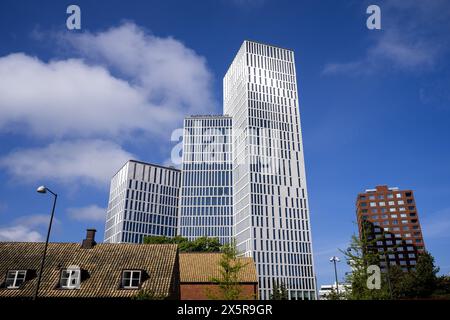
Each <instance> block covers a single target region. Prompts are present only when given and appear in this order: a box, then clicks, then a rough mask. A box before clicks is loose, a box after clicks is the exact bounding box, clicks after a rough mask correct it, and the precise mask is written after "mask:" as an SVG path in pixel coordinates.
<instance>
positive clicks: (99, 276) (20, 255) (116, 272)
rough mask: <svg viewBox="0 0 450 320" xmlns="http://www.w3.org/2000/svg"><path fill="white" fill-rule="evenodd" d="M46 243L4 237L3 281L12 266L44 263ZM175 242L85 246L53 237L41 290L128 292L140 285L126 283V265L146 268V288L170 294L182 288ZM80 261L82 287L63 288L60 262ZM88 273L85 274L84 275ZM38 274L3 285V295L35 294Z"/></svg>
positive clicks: (0, 251) (0, 249)
mask: <svg viewBox="0 0 450 320" xmlns="http://www.w3.org/2000/svg"><path fill="white" fill-rule="evenodd" d="M43 249H44V243H30V242H27V243H23V242H1V243H0V283H1V284H3V283H4V281H5V279H6V273H7V270H11V269H15V270H17V269H28V270H34V271H35V272H37V270H38V269H39V265H40V261H41V257H42V252H43ZM177 256H178V255H177V245H174V244H117V243H101V244H97V245H95V246H94V247H93V248H92V249H83V248H81V246H80V244H78V243H50V244H49V246H48V251H47V258H46V262H45V268H44V273H43V276H42V281H41V286H40V289H39V296H45V297H55V298H59V297H72V298H88V297H96V298H126V297H132V296H134V295H136V294H137V293H138V291H139V289H136V290H129V289H121V288H120V282H121V277H122V270H124V269H139V270H144V275H145V276H146V277H147V279H145V277H144V279H143V280H144V281H143V282H142V285H141V289H147V290H151V291H152V292H153V293H155V294H156V295H160V296H164V297H169V296H171V297H172V296H173V295H174V294H175V292H177V290H178V289H177V287H178V281H179V279H178V261H177ZM71 265H77V266H79V267H80V268H81V270H85V271H84V273H85V276H84V277H83V276H82V282H81V286H80V289H75V290H67V289H59V288H58V284H59V280H60V272H61V268H66V267H69V266H71ZM83 278H85V279H84V280H83ZM36 283H37V276H34V278H32V279H30V280H29V281H26V282H25V283H24V284H23V285H22V287H21V288H20V289H17V290H14V289H6V288H4V286H3V287H2V288H0V297H31V296H32V295H33V293H34V290H35V288H36Z"/></svg>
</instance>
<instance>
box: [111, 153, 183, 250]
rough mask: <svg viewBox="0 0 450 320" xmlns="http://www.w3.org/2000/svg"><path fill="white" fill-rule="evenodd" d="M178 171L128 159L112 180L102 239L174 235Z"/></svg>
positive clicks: (138, 239)
mask: <svg viewBox="0 0 450 320" xmlns="http://www.w3.org/2000/svg"><path fill="white" fill-rule="evenodd" d="M180 178H181V172H180V170H177V169H174V168H167V167H163V166H159V165H155V164H150V163H145V162H141V161H135V160H130V161H128V162H127V163H125V165H124V166H123V167H122V168H121V169H120V170H119V171H118V172H117V173H116V174H115V175H114V177H113V178H112V179H111V187H110V192H109V203H108V212H107V215H106V225H105V242H111V243H122V242H130V243H142V241H143V238H144V236H168V237H173V236H175V235H176V229H177V218H178V199H179V191H180Z"/></svg>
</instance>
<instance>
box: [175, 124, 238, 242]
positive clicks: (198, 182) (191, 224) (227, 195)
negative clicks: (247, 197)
mask: <svg viewBox="0 0 450 320" xmlns="http://www.w3.org/2000/svg"><path fill="white" fill-rule="evenodd" d="M231 126H232V120H231V118H230V117H228V116H221V115H220V116H191V117H187V118H186V119H185V120H184V137H183V167H182V168H183V169H182V179H181V199H180V213H179V215H180V219H179V234H180V235H181V236H183V237H186V238H188V239H189V240H194V239H196V238H198V237H202V236H207V237H215V238H219V240H220V242H221V243H230V241H231V237H232V225H233V223H232V218H233V216H232V210H233V200H232V173H231V169H232V164H231V160H232V159H231V158H232V154H231V130H232V127H231Z"/></svg>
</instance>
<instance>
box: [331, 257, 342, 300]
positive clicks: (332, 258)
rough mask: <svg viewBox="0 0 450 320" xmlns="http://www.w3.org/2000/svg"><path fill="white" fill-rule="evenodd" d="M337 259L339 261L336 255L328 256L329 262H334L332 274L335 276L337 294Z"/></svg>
mask: <svg viewBox="0 0 450 320" xmlns="http://www.w3.org/2000/svg"><path fill="white" fill-rule="evenodd" d="M339 261H341V260H339V258H338V257H336V256H332V257H331V258H330V262H333V263H334V276H335V278H336V291H337V294H339V282H338V275H337V268H336V262H339Z"/></svg>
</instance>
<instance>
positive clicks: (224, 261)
mask: <svg viewBox="0 0 450 320" xmlns="http://www.w3.org/2000/svg"><path fill="white" fill-rule="evenodd" d="M221 251H222V255H221V258H220V261H219V266H220V278H212V279H211V281H212V282H213V283H215V284H217V285H218V287H219V295H216V294H215V293H212V292H209V294H208V295H209V297H210V298H211V299H219V300H242V299H248V297H244V296H243V295H242V288H241V285H240V278H239V274H240V272H241V270H242V269H243V268H244V267H245V266H246V264H245V263H243V262H242V261H241V260H240V259H239V258H238V257H237V254H238V253H237V249H236V245H235V243H231V244H225V245H224V246H223V247H222V250H221Z"/></svg>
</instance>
